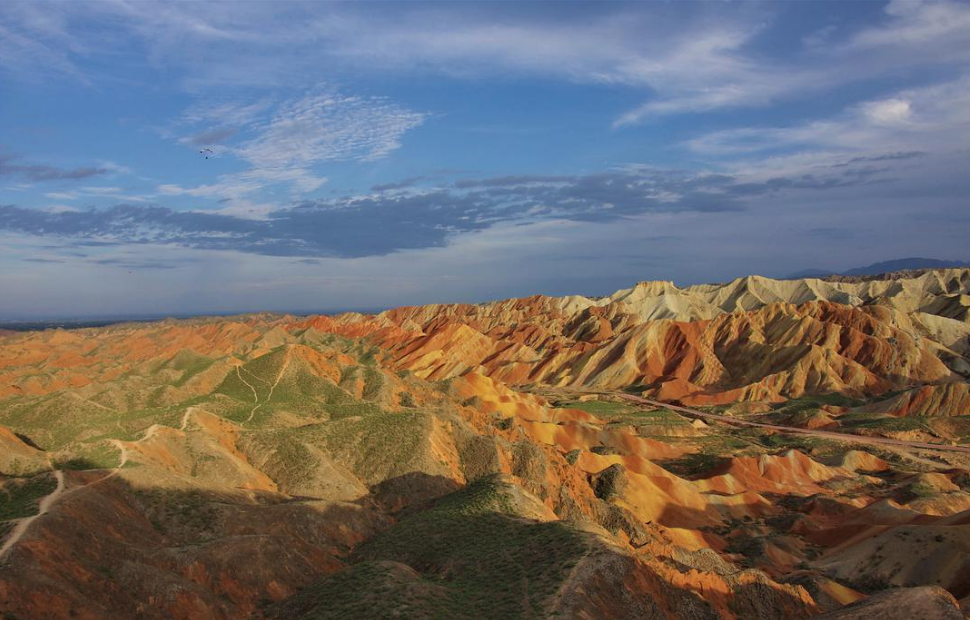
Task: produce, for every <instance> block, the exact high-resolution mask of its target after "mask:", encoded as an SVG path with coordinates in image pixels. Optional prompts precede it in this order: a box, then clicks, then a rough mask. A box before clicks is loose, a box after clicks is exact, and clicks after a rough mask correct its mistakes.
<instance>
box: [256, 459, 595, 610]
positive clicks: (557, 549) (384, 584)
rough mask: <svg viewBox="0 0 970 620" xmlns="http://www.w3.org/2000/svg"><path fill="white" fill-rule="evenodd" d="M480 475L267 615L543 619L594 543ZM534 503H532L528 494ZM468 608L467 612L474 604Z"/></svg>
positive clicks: (373, 541) (365, 546) (369, 543)
mask: <svg viewBox="0 0 970 620" xmlns="http://www.w3.org/2000/svg"><path fill="white" fill-rule="evenodd" d="M521 495H522V493H521V491H518V492H516V490H515V489H513V487H512V486H511V485H509V484H507V483H505V482H503V481H502V480H500V479H499V478H498V477H494V476H493V477H487V478H482V479H479V480H478V481H476V482H474V483H472V484H470V485H469V486H467V487H465V488H463V489H461V490H459V491H456V492H454V493H451V494H450V495H448V496H445V497H444V498H442V499H441V500H439V501H438V502H437V503H436V505H435V506H433V507H432V508H430V509H427V510H423V511H421V512H418V513H416V514H413V515H410V516H406V517H404V518H402V519H401V520H400V521H399V522H398V523H397V524H395V525H394V526H392V527H391V528H390V529H388V530H387V531H385V532H383V533H381V534H379V535H377V536H376V537H374V538H373V539H371V540H369V541H367V542H366V543H364V544H363V545H362V546H361V547H360V548H359V549H358V550H357V551H356V553H355V556H356V560H357V563H355V564H354V565H353V566H351V567H350V568H348V569H345V570H343V571H340V572H338V573H335V574H334V575H331V576H329V577H327V578H325V579H323V580H321V581H319V582H317V583H316V584H314V585H312V586H310V587H309V588H307V589H305V590H304V591H302V592H300V593H299V594H298V595H296V596H295V597H293V598H292V599H290V600H288V601H286V602H285V603H284V604H282V605H279V606H278V607H276V608H275V609H273V610H272V612H271V614H270V615H271V617H273V618H277V619H283V618H305V619H307V620H309V619H329V618H334V619H336V618H351V617H358V618H363V617H367V618H429V619H430V618H441V619H445V618H461V617H469V616H468V614H469V613H474V617H476V618H502V619H511V618H536V617H544V616H545V615H546V614H547V613H548V612H549V611H550V610H551V608H552V607H553V606H554V605H555V599H556V595H557V592H558V591H559V589H560V588H561V587H562V585H563V583H564V582H565V581H566V580H567V579H568V577H569V575H570V572H571V571H572V570H573V568H574V567H575V566H576V565H577V563H578V562H579V561H580V560H581V559H582V558H583V556H584V555H586V554H587V553H588V551H589V550H590V548H591V545H593V544H595V543H594V542H592V540H591V536H590V535H588V534H585V533H582V532H579V531H577V530H575V529H574V528H572V527H570V526H569V525H567V524H565V523H563V522H561V521H550V522H541V521H535V520H532V519H528V518H526V517H523V516H522V513H527V512H528V505H527V504H528V501H529V500H528V499H523V498H522V497H521ZM533 501H535V500H533ZM472 610H474V611H472Z"/></svg>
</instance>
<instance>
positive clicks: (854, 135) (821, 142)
mask: <svg viewBox="0 0 970 620" xmlns="http://www.w3.org/2000/svg"><path fill="white" fill-rule="evenodd" d="M967 144H970V76H966V77H961V78H958V79H956V80H951V81H948V82H943V83H941V84H937V85H933V86H927V87H924V88H917V89H907V90H904V91H901V92H899V93H896V94H895V95H894V96H891V97H888V98H885V99H878V100H874V101H868V102H863V103H860V104H858V105H855V106H851V107H849V108H848V109H846V110H845V111H844V112H843V113H842V114H840V115H837V116H834V117H831V118H827V119H820V120H814V121H808V122H804V123H801V124H797V125H791V126H787V127H743V128H737V129H729V130H722V131H715V132H710V133H707V134H702V135H700V136H697V137H695V138H693V139H691V140H689V141H688V142H687V146H688V147H689V148H690V149H691V150H693V151H694V152H697V153H701V154H706V155H712V156H718V157H720V156H738V155H743V154H745V153H764V152H769V151H773V150H774V151H777V150H780V149H793V148H799V149H815V150H816V151H817V150H831V151H834V152H837V153H842V154H845V153H864V152H887V151H911V150H928V151H945V150H948V149H959V148H965V147H966V145H967ZM805 156H806V154H804V153H800V154H798V155H796V157H805ZM809 156H810V155H809Z"/></svg>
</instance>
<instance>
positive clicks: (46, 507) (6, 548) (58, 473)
mask: <svg viewBox="0 0 970 620" xmlns="http://www.w3.org/2000/svg"><path fill="white" fill-rule="evenodd" d="M191 410H192V407H189V410H188V411H186V412H185V416H184V417H183V418H182V427H183V428H182V430H184V427H185V424H186V422H187V421H188V416H189V412H190V411H191ZM158 429H159V426H158V424H152V425H151V426H149V427H148V429H147V430H146V431H145V434H144V435H143V436H142V438H141V439H139V440H138V441H136V442H135V443H141V442H143V441H146V440H148V439H150V438H151V437H152V436H153V435H154V434H155V433H156V432H157V431H158ZM110 441H111V444H112V445H113V446H114V447H116V448H118V451H119V452H121V461H120V462H119V463H118V466H117V467H114V468H113V469H111V471H110V473H108V474H107V475H106V476H102V477H101V478H98V479H97V480H92V481H91V482H88V483H87V484H82V485H81V486H77V487H74V488H72V489H70V490H67V491H65V490H64V489H65V483H64V472H63V471H62V470H60V469H53V470H52V471H53V473H54V477H55V478H56V479H57V487H56V488H55V489H54V490H53V491H51V492H50V493H49V494H48V495H45V496H44V497H43V498H42V499H41V500H40V504H39V505H38V509H37V514H35V515H32V516H30V517H24V518H23V519H20V520H19V521H18V522H17V525H15V526H14V528H13V530H12V531H11V532H10V534H9V535H8V536H7V540H5V541H4V543H3V546H2V547H0V561H3V559H4V558H5V557H6V556H7V554H8V553H9V552H10V550H11V549H13V546H14V545H15V544H17V543H18V542H19V541H20V539H21V538H23V536H24V534H26V533H27V531H28V530H29V529H30V526H31V525H32V524H33V523H34V521H36V520H37V519H38V518H40V517H42V516H44V515H45V514H47V513H48V512H49V511H50V509H51V508H52V507H53V506H54V504H56V503H57V502H58V501H60V500H62V499H64V498H65V497H67V496H68V495H71V494H73V493H77V492H78V491H81V490H83V489H86V488H88V487H92V486H94V485H96V484H101V483H102V482H104V481H105V480H108V479H110V478H113V477H115V476H117V475H118V474H119V473H121V468H123V467H124V466H125V464H127V463H128V447H127V446H125V443H126V442H123V441H121V440H120V439H111V440H110Z"/></svg>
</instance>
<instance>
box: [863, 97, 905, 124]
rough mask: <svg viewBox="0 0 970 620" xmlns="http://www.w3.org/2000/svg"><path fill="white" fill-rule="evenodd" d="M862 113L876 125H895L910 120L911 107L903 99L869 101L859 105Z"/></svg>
mask: <svg viewBox="0 0 970 620" xmlns="http://www.w3.org/2000/svg"><path fill="white" fill-rule="evenodd" d="M860 109H861V110H862V113H863V114H864V115H865V116H866V118H868V119H869V120H870V121H872V122H873V123H875V124H877V125H897V124H899V123H905V122H906V121H908V120H910V117H911V116H912V112H913V111H912V108H911V107H910V104H909V101H907V100H905V99H898V98H893V99H884V100H882V101H869V102H866V103H864V104H862V105H861V106H860Z"/></svg>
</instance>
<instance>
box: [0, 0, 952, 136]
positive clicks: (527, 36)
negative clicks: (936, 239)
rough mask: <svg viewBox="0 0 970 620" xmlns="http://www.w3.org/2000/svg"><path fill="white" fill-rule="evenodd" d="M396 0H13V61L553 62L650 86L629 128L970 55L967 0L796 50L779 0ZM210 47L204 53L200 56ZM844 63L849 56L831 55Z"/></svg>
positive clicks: (496, 69)
mask: <svg viewBox="0 0 970 620" xmlns="http://www.w3.org/2000/svg"><path fill="white" fill-rule="evenodd" d="M35 5H36V6H35ZM385 8H386V9H387V10H382V11H373V10H369V7H368V6H367V4H366V3H365V4H364V5H346V4H323V3H311V4H295V3H294V4H289V5H287V6H285V7H284V8H283V9H282V10H274V7H273V6H272V5H269V4H264V3H245V4H241V5H238V6H235V7H234V8H233V10H232V11H223V10H221V8H220V6H219V5H218V4H212V5H210V4H196V3H192V4H187V3H177V4H165V5H159V4H155V3H145V2H125V1H120V2H115V3H103V2H96V3H84V2H75V3H52V4H42V3H5V5H4V8H3V9H0V10H2V11H3V14H2V15H3V17H4V20H3V21H5V22H6V23H8V24H10V27H6V28H4V31H3V32H4V33H5V34H7V35H8V36H7V37H0V59H3V60H0V62H2V63H4V64H5V65H6V66H7V67H8V68H9V69H10V70H11V71H16V72H18V73H21V74H27V75H36V74H37V73H38V72H39V71H40V70H42V69H43V70H47V71H54V72H58V73H61V74H66V75H69V76H74V77H77V76H83V77H84V79H86V80H88V81H90V80H92V79H96V78H97V77H98V76H97V75H90V76H89V75H86V74H85V73H84V71H83V70H82V69H81V66H82V65H83V61H84V60H86V59H91V58H94V57H96V56H97V55H98V54H99V53H105V50H106V49H107V50H108V51H119V50H124V49H128V48H130V47H131V46H136V45H137V46H144V47H145V48H146V49H147V50H148V58H149V62H150V63H151V62H160V59H164V61H165V62H166V63H168V64H177V65H178V66H180V67H181V69H182V71H183V72H184V77H183V81H184V85H185V87H186V88H188V89H189V90H201V91H211V89H212V88H213V87H219V86H227V87H239V86H260V87H267V86H268V87H282V86H294V85H295V86H305V83H304V81H305V76H306V75H308V74H312V73H315V70H316V69H317V68H318V67H321V66H327V67H332V68H333V69H334V70H336V71H345V72H348V71H354V72H359V71H365V72H375V71H376V72H395V73H400V72H402V71H404V72H411V73H414V72H418V73H435V74H439V75H446V76H449V77H454V78H468V79H477V78H479V77H481V76H483V75H484V76H508V75H520V76H543V77H552V78H557V79H561V80H566V81H571V82H577V83H587V84H588V83H598V84H609V85H618V86H623V87H628V88H632V89H635V90H639V91H643V93H644V102H643V103H642V104H641V105H639V106H636V107H634V108H632V109H629V110H626V111H622V112H620V113H619V115H618V116H617V117H616V118H615V119H614V123H613V125H614V127H616V128H621V127H625V126H629V125H635V124H638V123H641V122H644V121H646V120H649V119H651V118H655V117H659V116H664V115H669V114H682V113H689V112H703V111H710V110H719V109H727V108H743V107H753V106H766V105H770V104H772V103H776V102H779V101H784V100H791V99H792V98H795V97H802V96H805V95H807V94H811V93H817V92H821V91H826V90H831V89H833V88H836V87H838V86H840V85H844V84H848V83H852V82H854V81H858V80H871V79H874V78H879V77H885V76H892V75H894V74H895V73H896V72H898V71H899V69H900V67H902V66H906V67H918V66H929V65H931V64H932V65H937V66H951V67H959V66H960V65H962V64H963V63H964V62H965V61H966V60H967V58H968V56H970V5H967V4H966V3H960V2H913V1H909V0H894V1H893V2H890V3H888V4H887V5H886V6H885V8H884V10H883V11H882V13H881V15H880V16H879V19H876V20H874V22H875V23H872V24H869V25H867V26H865V27H861V28H857V29H855V30H854V31H852V30H848V31H843V29H840V28H833V27H832V26H831V25H829V26H826V27H824V28H822V29H821V31H820V32H819V33H816V36H806V37H805V38H804V41H803V46H802V47H801V48H800V49H798V50H796V51H795V52H793V53H792V54H791V55H790V57H785V58H778V57H777V56H776V55H773V54H762V53H758V52H757V41H758V37H759V36H760V35H761V34H762V33H763V32H764V31H765V30H766V29H767V28H770V24H771V22H772V19H773V13H774V9H773V7H772V6H771V5H759V4H752V5H741V6H737V5H732V6H731V7H730V9H731V10H729V9H728V8H726V7H725V6H720V5H716V4H713V3H706V4H705V3H696V4H688V5H686V6H680V7H676V10H674V8H673V7H666V6H660V5H651V7H650V10H649V11H646V10H640V9H642V7H637V6H636V5H624V4H617V5H606V6H600V7H599V9H600V10H597V11H595V12H582V11H576V12H564V15H563V16H557V18H556V19H548V16H547V15H544V16H537V15H536V14H534V13H535V12H532V13H530V12H529V11H528V10H525V9H522V10H521V12H519V13H515V12H513V14H512V17H514V19H512V18H510V15H509V14H507V10H508V8H509V7H508V6H506V5H502V6H498V5H496V6H489V5H487V4H486V5H484V6H481V5H476V6H469V5H465V4H459V5H457V6H449V5H446V4H432V5H422V4H417V5H410V4H404V5H403V6H392V7H385ZM85 16H95V17H98V18H100V19H101V20H102V21H103V22H104V23H113V24H116V25H120V26H122V27H123V30H124V32H125V33H126V34H125V35H124V36H121V37H119V40H118V41H117V42H114V43H112V44H111V45H110V46H109V45H107V44H106V43H105V42H104V40H103V38H100V39H99V38H98V37H100V34H101V32H100V31H99V30H98V29H97V28H92V27H88V28H75V27H72V26H73V25H75V24H77V23H80V22H83V21H84V17H85ZM115 48H117V49H115ZM202 51H204V52H205V55H206V59H207V61H206V62H205V63H199V62H198V57H199V54H200V53H201V52H202ZM832 63H837V64H838V66H839V70H838V71H831V70H829V68H830V67H831V66H832ZM221 118H222V119H224V120H223V121H222V122H225V123H226V124H228V125H233V124H234V123H235V121H234V120H233V119H232V118H231V117H230V116H227V115H222V116H221Z"/></svg>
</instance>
